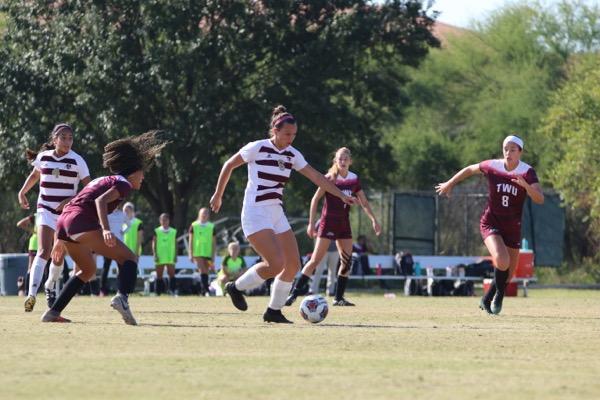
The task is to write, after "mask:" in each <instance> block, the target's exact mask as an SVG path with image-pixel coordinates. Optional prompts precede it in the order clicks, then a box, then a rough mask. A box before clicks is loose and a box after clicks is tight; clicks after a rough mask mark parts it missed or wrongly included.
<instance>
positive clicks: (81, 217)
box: [56, 175, 131, 240]
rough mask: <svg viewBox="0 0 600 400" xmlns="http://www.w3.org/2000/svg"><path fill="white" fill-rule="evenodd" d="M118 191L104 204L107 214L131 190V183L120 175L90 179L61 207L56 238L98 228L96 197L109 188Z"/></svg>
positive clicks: (63, 237) (114, 208)
mask: <svg viewBox="0 0 600 400" xmlns="http://www.w3.org/2000/svg"><path fill="white" fill-rule="evenodd" d="M113 187H114V188H116V189H117V190H118V191H119V195H120V197H119V198H118V199H117V200H114V201H111V202H110V203H108V204H107V205H106V208H107V214H110V213H112V212H113V211H114V210H116V209H117V207H118V206H119V204H120V203H121V201H123V200H124V199H125V198H126V197H127V196H128V195H129V193H130V192H131V184H130V183H129V181H127V179H125V178H124V177H122V176H120V175H111V176H104V177H101V178H97V179H94V180H93V181H91V182H90V183H89V184H88V185H87V186H86V187H85V188H83V190H81V192H79V193H78V194H77V196H75V198H73V199H72V200H71V201H70V202H69V203H67V205H66V206H65V208H64V209H63V213H62V214H61V216H60V217H59V218H58V222H57V226H56V232H57V234H58V238H59V239H62V240H66V239H67V238H68V236H70V235H74V234H77V233H83V232H89V231H93V230H96V229H100V223H99V219H98V211H97V210H96V199H97V198H98V197H100V196H101V195H103V194H104V193H106V192H107V191H109V190H110V189H111V188H113Z"/></svg>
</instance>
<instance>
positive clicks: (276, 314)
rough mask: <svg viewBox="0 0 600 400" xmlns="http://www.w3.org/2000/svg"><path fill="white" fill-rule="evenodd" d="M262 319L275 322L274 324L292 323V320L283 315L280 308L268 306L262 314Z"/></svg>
mask: <svg viewBox="0 0 600 400" xmlns="http://www.w3.org/2000/svg"><path fill="white" fill-rule="evenodd" d="M263 320H264V321H265V322H275V323H276V324H293V322H292V321H290V320H289V319H287V318H286V317H284V316H283V314H282V313H281V310H271V309H270V308H267V311H265V313H264V314H263Z"/></svg>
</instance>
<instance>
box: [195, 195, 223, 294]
mask: <svg viewBox="0 0 600 400" xmlns="http://www.w3.org/2000/svg"><path fill="white" fill-rule="evenodd" d="M209 219H210V211H209V209H208V208H206V207H203V208H201V209H200V211H198V219H197V220H196V221H194V222H192V224H191V225H190V229H189V231H188V233H189V243H188V249H189V256H190V261H191V262H193V263H195V264H196V266H197V267H198V272H199V273H200V282H201V285H202V286H201V288H200V294H201V295H202V296H205V295H208V294H210V290H209V282H208V270H209V268H211V267H212V268H214V262H215V253H216V251H217V236H216V231H215V225H214V224H213V223H212V222H210V221H209Z"/></svg>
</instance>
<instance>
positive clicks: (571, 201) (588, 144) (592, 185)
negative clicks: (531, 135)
mask: <svg viewBox="0 0 600 400" xmlns="http://www.w3.org/2000/svg"><path fill="white" fill-rule="evenodd" d="M594 59H595V60H594V62H593V63H592V65H589V64H588V63H583V64H582V66H580V67H579V68H578V69H577V70H576V71H575V73H574V74H573V76H571V78H570V79H569V82H568V83H567V84H566V85H565V86H564V87H563V88H562V89H561V90H560V91H558V92H557V93H556V95H555V96H554V98H553V105H552V107H551V108H550V109H549V110H548V113H547V115H546V118H545V121H544V122H545V123H544V125H543V129H541V131H542V132H543V133H544V134H545V135H546V139H547V140H548V141H549V142H550V143H553V145H554V146H553V147H554V149H553V150H554V151H553V152H552V157H551V159H552V161H551V163H550V168H549V171H548V173H549V175H550V177H551V179H552V181H553V183H554V187H555V188H556V189H557V190H559V191H560V193H561V194H562V196H563V198H564V202H565V204H566V205H567V206H568V207H569V208H571V209H572V210H573V213H574V214H575V215H579V217H580V219H579V221H576V222H575V223H576V224H577V227H578V228H579V231H582V230H583V231H584V234H585V236H586V239H587V246H586V247H587V248H588V249H587V251H585V252H583V253H582V254H581V255H583V256H595V257H596V260H598V250H599V247H600V178H599V177H598V176H599V175H598V171H599V170H600V58H598V57H597V56H596V57H594ZM583 227H587V229H582V228H583ZM580 233H581V232H580Z"/></svg>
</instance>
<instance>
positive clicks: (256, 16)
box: [0, 0, 600, 261]
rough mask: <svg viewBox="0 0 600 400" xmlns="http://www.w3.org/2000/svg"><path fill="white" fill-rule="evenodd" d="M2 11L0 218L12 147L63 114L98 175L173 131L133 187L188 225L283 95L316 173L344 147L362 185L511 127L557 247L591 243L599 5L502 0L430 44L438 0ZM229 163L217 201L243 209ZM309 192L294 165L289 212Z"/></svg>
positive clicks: (398, 181) (420, 166)
mask: <svg viewBox="0 0 600 400" xmlns="http://www.w3.org/2000/svg"><path fill="white" fill-rule="evenodd" d="M1 11H2V12H3V13H4V14H3V15H4V24H3V26H4V28H3V32H2V38H1V41H0V57H1V58H2V60H3V62H2V63H1V65H0V93H1V96H0V133H1V135H2V138H3V146H2V148H1V149H0V177H1V179H2V182H3V183H4V186H5V188H6V190H7V192H8V193H15V196H13V197H14V199H13V198H12V197H10V196H9V197H7V198H6V199H4V200H3V202H4V203H5V204H6V205H7V206H6V207H4V210H5V211H3V213H2V214H1V215H0V218H1V219H2V221H3V222H2V224H3V225H6V226H13V225H14V221H15V220H16V219H17V218H16V217H15V215H23V211H22V210H20V209H18V208H17V207H18V206H15V203H16V192H17V191H18V188H19V187H20V185H21V184H22V182H23V180H24V178H25V177H26V176H27V173H28V171H29V168H30V167H29V166H28V165H27V163H26V161H25V159H24V157H23V150H24V148H25V147H31V148H36V147H39V146H40V145H41V144H42V143H43V142H44V140H45V139H46V137H47V134H48V132H49V131H50V129H51V128H52V126H53V125H54V124H55V123H56V122H59V121H64V122H68V123H70V124H72V125H73V126H74V127H75V129H76V130H77V135H76V138H75V145H74V149H75V150H76V151H77V152H78V153H80V154H82V156H84V158H85V159H86V160H87V161H88V163H89V165H90V167H91V171H92V176H101V175H104V174H106V171H103V170H102V168H101V167H100V160H101V154H102V148H103V146H104V145H105V144H106V143H108V142H109V141H111V140H114V139H116V138H119V137H122V136H127V135H134V134H139V133H142V132H144V131H147V130H149V129H160V130H162V131H163V132H164V135H165V137H166V138H168V139H170V140H171V141H172V142H173V143H172V144H171V145H170V146H169V147H168V149H167V151H165V152H164V153H163V154H162V156H161V158H160V159H159V160H158V162H157V165H156V166H155V168H154V169H153V170H152V171H151V172H150V173H148V174H147V177H146V183H145V185H144V186H143V189H142V190H141V192H140V193H139V195H137V196H136V197H134V201H136V202H138V203H143V204H145V205H147V207H148V208H149V209H151V210H153V211H154V212H155V213H156V215H158V214H160V213H161V212H168V213H170V214H171V215H172V216H173V224H174V225H175V226H176V227H178V228H180V229H181V228H185V227H186V226H187V224H189V222H190V221H191V220H193V219H194V217H195V214H196V212H197V210H198V208H199V207H201V206H203V205H206V204H207V203H208V199H209V198H210V196H211V194H212V191H213V189H214V184H215V181H216V177H217V176H218V172H219V169H220V167H221V164H222V162H223V161H224V160H225V159H227V158H228V157H229V156H230V155H231V154H233V153H235V152H236V151H237V150H238V149H239V148H240V147H241V146H242V145H243V144H245V143H247V142H248V141H251V140H257V139H259V138H262V137H266V135H267V128H268V126H267V125H268V116H269V112H270V110H271V109H272V107H273V106H275V105H276V104H284V105H285V106H286V107H287V108H288V109H289V110H290V111H291V112H292V113H293V114H294V116H295V117H296V118H297V120H298V121H299V133H298V137H297V139H296V141H295V143H294V145H295V146H296V147H297V148H298V149H300V150H301V151H302V152H303V153H304V154H305V155H306V156H307V158H308V160H309V162H311V164H312V165H313V166H315V167H316V168H318V169H319V170H321V171H326V170H327V168H328V167H329V165H330V163H331V158H332V155H333V152H334V151H335V150H336V149H337V148H339V147H341V146H346V147H348V148H350V149H351V150H352V153H353V158H354V160H355V162H354V166H353V169H354V170H356V171H357V172H359V174H360V176H361V178H362V179H363V181H364V182H365V186H366V188H367V190H369V189H371V188H372V189H373V190H390V189H420V190H432V189H433V186H434V185H435V184H436V183H438V182H440V181H442V180H445V179H447V178H448V177H449V176H451V174H452V173H454V172H455V171H456V170H458V169H460V168H461V167H462V166H464V165H466V164H468V163H472V162H477V161H480V160H483V159H486V158H494V157H499V156H501V155H500V145H501V141H502V138H503V137H504V136H506V134H508V133H516V134H520V135H521V136H523V137H524V139H525V141H526V143H527V148H526V155H525V156H524V160H525V161H526V162H528V163H530V164H531V165H533V166H534V167H536V169H537V170H538V173H539V175H540V179H541V180H542V183H543V187H544V189H545V190H555V191H557V192H559V193H561V195H563V197H564V201H565V206H566V207H567V208H568V210H569V213H568V219H569V220H568V223H567V226H568V228H567V232H568V233H567V237H566V243H568V244H569V245H570V250H569V251H570V252H569V253H567V255H568V257H570V258H571V259H574V260H579V261H581V260H582V259H583V258H585V257H592V256H593V255H594V254H596V253H595V252H594V251H596V250H597V246H598V237H599V235H598V233H599V232H598V230H599V226H598V217H599V215H598V213H599V212H600V211H599V204H598V200H597V199H598V198H599V196H597V194H598V191H599V190H600V188H599V184H598V178H597V176H598V174H597V173H593V171H597V170H598V168H597V167H598V165H597V164H598V157H597V154H598V144H597V143H598V142H599V140H598V135H599V133H598V132H599V130H598V129H597V119H596V118H597V115H598V114H597V107H598V99H597V97H596V96H597V93H598V90H597V87H596V86H597V85H598V84H597V83H596V82H597V79H595V77H597V74H598V71H599V63H598V57H597V50H598V46H599V44H600V36H599V33H598V32H599V30H598V24H599V22H598V21H600V19H599V18H600V17H599V16H600V11H599V9H598V6H597V5H589V4H587V3H586V2H584V1H580V0H578V1H575V2H572V1H563V2H560V3H558V4H555V5H552V6H546V5H544V4H542V3H538V2H528V3H519V4H517V5H510V6H507V7H504V8H501V9H498V10H496V11H495V12H493V13H491V14H490V15H489V16H487V17H486V18H485V19H484V20H483V21H478V22H476V23H475V24H474V26H472V27H471V29H468V30H462V31H458V33H456V34H452V35H450V34H448V35H446V36H445V37H444V44H443V45H442V46H440V42H439V37H436V36H435V35H434V34H433V30H434V26H435V19H436V17H437V13H436V12H435V3H433V4H432V5H431V7H429V5H428V4H422V3H421V2H418V1H407V0H396V1H384V2H370V1H342V0H331V1H318V0H317V1H292V0H285V1H281V0H271V1H261V2H254V1H248V0H245V1H242V0H231V1H217V2H215V1H198V2H179V1H175V0H167V1H158V0H150V1H141V0H119V1H116V0H106V1H103V2H85V1H73V2H57V3H51V4H49V3H48V2H45V1H32V2H20V1H13V0H8V1H5V2H3V4H2V10H1ZM243 175H244V174H234V176H233V180H232V184H231V185H229V188H228V192H227V193H226V194H225V197H224V198H225V199H227V202H228V204H226V206H224V209H223V211H222V214H224V215H237V214H239V209H240V207H241V200H242V196H241V192H242V191H243V189H244V182H245V179H246V177H245V176H243ZM573 177H577V179H576V180H574V179H572V178H573ZM477 184H478V182H465V185H475V186H476V185H477ZM313 191H314V187H312V186H311V184H310V183H309V182H307V181H306V180H305V179H302V178H301V177H294V178H292V180H291V181H290V183H289V186H288V187H287V189H286V194H285V195H286V208H287V209H288V214H289V215H294V216H303V215H306V212H307V209H308V202H309V201H310V197H311V196H312V193H313ZM15 236H16V235H15ZM12 245H14V243H13V244H12ZM0 246H1V248H0V250H1V251H3V252H7V251H16V249H15V250H10V247H8V246H10V245H9V244H6V243H3V244H1V245H0ZM594 246H596V247H595V248H594Z"/></svg>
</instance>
